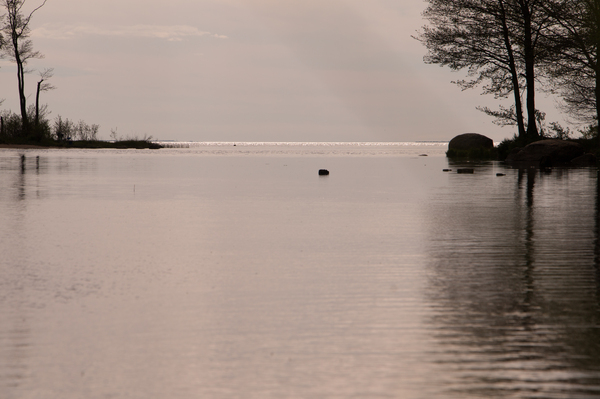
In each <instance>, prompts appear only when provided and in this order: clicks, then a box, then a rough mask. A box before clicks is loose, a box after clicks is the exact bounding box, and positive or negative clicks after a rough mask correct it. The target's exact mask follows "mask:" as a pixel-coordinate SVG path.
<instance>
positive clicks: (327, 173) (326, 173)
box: [319, 169, 329, 176]
mask: <svg viewBox="0 0 600 399" xmlns="http://www.w3.org/2000/svg"><path fill="white" fill-rule="evenodd" d="M327 175H329V171H328V170H327V169H319V176H327Z"/></svg>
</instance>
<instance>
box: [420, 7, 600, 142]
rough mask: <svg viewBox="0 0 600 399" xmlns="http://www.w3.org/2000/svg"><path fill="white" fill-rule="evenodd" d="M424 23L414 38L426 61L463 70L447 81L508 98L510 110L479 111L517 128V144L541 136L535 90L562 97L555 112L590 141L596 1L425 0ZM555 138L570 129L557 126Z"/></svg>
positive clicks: (596, 86)
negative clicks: (566, 117)
mask: <svg viewBox="0 0 600 399" xmlns="http://www.w3.org/2000/svg"><path fill="white" fill-rule="evenodd" d="M427 2H428V7H427V9H426V10H425V12H424V17H425V19H426V20H427V21H428V23H429V24H428V25H427V26H425V27H423V29H422V30H421V32H419V34H418V35H417V36H416V39H417V40H419V41H421V42H422V43H423V44H424V45H425V46H426V47H427V50H428V52H427V55H426V56H425V58H424V60H425V62H426V63H431V64H439V65H441V66H447V67H449V68H451V69H453V70H466V71H467V76H468V78H467V79H465V80H459V81H456V82H454V83H456V84H458V85H459V86H460V87H461V88H463V89H468V88H473V87H476V86H481V87H482V90H483V93H484V94H492V95H494V96H495V97H496V98H498V99H500V98H511V99H512V101H511V102H512V105H511V106H510V107H509V108H506V107H502V106H500V107H499V108H498V109H497V110H492V109H489V108H486V107H480V108H479V109H480V110H481V111H483V112H485V113H486V114H488V115H490V116H493V117H494V118H495V121H494V122H495V123H497V124H499V125H513V126H516V127H517V135H516V137H515V139H516V140H518V141H520V142H521V143H525V142H531V141H535V140H538V139H540V138H542V137H544V136H548V135H549V132H548V131H545V129H544V125H543V122H544V118H545V114H544V113H543V112H542V111H540V110H538V109H537V108H536V93H537V92H538V91H540V90H543V91H548V92H551V93H554V94H556V95H558V96H560V98H562V100H563V103H562V109H563V111H565V112H567V113H568V114H569V115H570V116H571V117H572V118H574V119H576V120H577V121H579V122H581V123H582V124H584V125H587V126H588V127H587V128H585V129H584V130H582V131H581V133H582V134H583V135H584V137H587V138H591V137H592V136H594V137H596V136H597V131H598V116H599V115H600V101H599V99H600V74H599V68H600V66H599V65H598V45H599V44H600V1H598V0H427ZM547 129H549V130H552V131H553V132H554V137H559V138H566V137H568V136H569V135H570V131H569V130H568V129H565V128H563V127H561V126H560V125H559V124H557V123H551V124H550V127H549V128H547Z"/></svg>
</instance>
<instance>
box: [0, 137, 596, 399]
mask: <svg viewBox="0 0 600 399" xmlns="http://www.w3.org/2000/svg"><path fill="white" fill-rule="evenodd" d="M173 147H176V148H166V149H161V150H158V151H148V150H146V151H143V150H142V151H140V150H72V149H71V150H26V151H25V150H0V189H1V191H0V209H1V211H0V254H1V258H0V273H1V275H2V279H1V280H0V321H1V322H0V392H1V393H2V397H6V398H39V397H44V398H82V397H85V398H164V397H169V398H198V397H202V398H282V397H285V398H314V397H319V398H348V397H356V398H372V397H381V398H452V397H456V398H469V397H471V398H481V397H524V398H525V397H544V398H548V397H550V398H554V397H556V398H591V397H597V396H598V395H600V382H599V381H600V329H599V328H600V323H599V316H600V273H599V268H598V253H600V252H599V248H600V244H599V239H598V220H599V205H598V176H597V170H596V169H595V168H583V169H553V170H551V171H539V170H536V169H532V170H521V171H519V170H516V169H510V168H507V167H506V166H504V165H502V164H500V163H497V162H484V163H468V164H464V163H452V162H449V161H448V160H447V159H446V158H445V156H444V151H445V145H442V144H439V143H236V145H235V146H234V145H233V143H180V144H179V145H177V146H173ZM424 155H427V156H424ZM459 167H470V168H474V169H475V173H474V174H472V175H466V174H457V173H456V169H457V168H459ZM323 168H324V169H328V170H329V171H330V175H329V176H319V175H318V173H317V172H318V170H319V169H323ZM443 169H452V171H450V172H443ZM500 172H501V173H503V174H504V175H505V176H496V173H500Z"/></svg>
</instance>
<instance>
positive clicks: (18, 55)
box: [0, 0, 160, 148]
mask: <svg viewBox="0 0 600 399" xmlns="http://www.w3.org/2000/svg"><path fill="white" fill-rule="evenodd" d="M38 1H39V3H38V4H37V5H36V6H33V7H28V8H29V9H30V10H31V11H28V12H26V11H25V3H26V0H0V57H2V58H6V59H9V60H10V61H12V62H13V63H14V64H15V65H16V69H17V74H16V75H17V76H16V77H17V93H16V94H17V95H18V99H19V113H18V114H17V113H13V112H12V111H7V110H5V111H0V144H1V143H9V144H24V143H39V144H44V145H64V144H69V145H73V141H77V142H78V146H90V147H98V146H99V142H98V138H97V134H98V128H99V126H98V125H95V124H92V125H88V124H87V123H85V122H84V121H81V120H80V121H79V122H77V123H75V122H73V121H71V120H69V119H66V118H65V119H63V118H62V117H61V116H58V117H56V118H55V119H54V121H50V120H49V119H48V115H49V111H48V107H47V106H46V105H42V104H41V103H40V96H41V94H42V93H44V92H46V91H49V90H53V89H54V88H55V87H54V86H53V85H52V84H51V83H50V81H49V80H50V79H51V78H52V76H53V69H52V68H47V69H44V70H41V71H37V73H38V75H39V76H38V79H37V85H36V91H35V104H30V105H28V104H27V98H28V93H27V92H26V89H25V80H26V77H27V75H28V74H30V73H32V72H34V70H32V69H30V68H29V67H28V64H29V61H31V60H33V59H40V58H43V57H44V56H43V55H42V54H41V53H40V52H39V51H37V50H35V49H34V47H33V43H32V41H31V39H30V34H31V27H30V23H31V20H32V18H33V16H34V15H35V14H36V12H37V11H39V10H40V9H41V8H42V7H43V6H44V5H45V4H46V1H47V0H38ZM1 94H2V95H4V93H1ZM3 101H4V100H3V99H1V98H0V105H1V104H2V102H3ZM114 131H115V132H116V130H114ZM113 139H114V140H115V141H117V143H116V144H117V145H116V146H117V147H119V146H126V147H139V148H148V147H149V148H156V147H160V146H158V145H157V144H153V143H151V142H150V140H151V139H152V138H151V137H144V139H141V140H139V139H137V138H127V139H123V138H121V139H117V137H116V134H115V135H114V137H113ZM103 146H110V145H108V144H105V145H103Z"/></svg>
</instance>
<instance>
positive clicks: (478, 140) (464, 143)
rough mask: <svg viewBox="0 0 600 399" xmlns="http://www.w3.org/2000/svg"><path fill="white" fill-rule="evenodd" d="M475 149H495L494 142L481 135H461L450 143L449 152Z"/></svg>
mask: <svg viewBox="0 0 600 399" xmlns="http://www.w3.org/2000/svg"><path fill="white" fill-rule="evenodd" d="M475 148H494V141H493V140H492V139H491V138H489V137H486V136H484V135H482V134H479V133H465V134H459V135H458V136H456V137H454V138H453V139H452V140H450V142H449V143H448V149H449V150H461V151H464V150H473V149H475Z"/></svg>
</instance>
